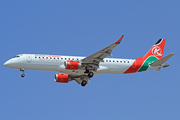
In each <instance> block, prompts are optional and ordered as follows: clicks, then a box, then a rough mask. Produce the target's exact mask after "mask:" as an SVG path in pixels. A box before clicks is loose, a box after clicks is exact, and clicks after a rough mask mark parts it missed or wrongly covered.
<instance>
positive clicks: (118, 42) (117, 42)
mask: <svg viewBox="0 0 180 120" xmlns="http://www.w3.org/2000/svg"><path fill="white" fill-rule="evenodd" d="M123 37H124V35H122V36H121V38H120V39H119V40H118V41H116V42H115V44H120V42H121V41H122V39H123Z"/></svg>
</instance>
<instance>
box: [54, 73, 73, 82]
mask: <svg viewBox="0 0 180 120" xmlns="http://www.w3.org/2000/svg"><path fill="white" fill-rule="evenodd" d="M54 81H55V82H60V83H68V81H71V77H70V76H69V75H68V74H61V73H58V74H56V75H55V76H54Z"/></svg>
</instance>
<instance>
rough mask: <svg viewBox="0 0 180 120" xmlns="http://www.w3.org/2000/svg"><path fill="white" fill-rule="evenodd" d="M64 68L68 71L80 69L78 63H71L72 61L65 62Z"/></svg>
mask: <svg viewBox="0 0 180 120" xmlns="http://www.w3.org/2000/svg"><path fill="white" fill-rule="evenodd" d="M64 66H65V68H66V69H69V70H77V69H79V68H80V67H81V65H80V63H79V61H72V60H67V61H66V62H64Z"/></svg>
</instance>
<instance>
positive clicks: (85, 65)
mask: <svg viewBox="0 0 180 120" xmlns="http://www.w3.org/2000/svg"><path fill="white" fill-rule="evenodd" d="M123 37H124V35H122V37H121V38H120V39H119V40H118V41H116V42H114V43H112V44H111V45H109V46H107V47H105V48H104V49H102V50H100V51H98V52H96V53H94V54H92V55H90V56H88V57H79V56H62V55H42V54H19V55H16V56H15V57H14V58H11V59H10V60H8V61H6V62H5V63H4V66H6V67H9V68H14V69H20V71H22V75H21V77H24V76H25V74H24V71H25V70H46V71H56V72H58V73H57V74H55V77H54V80H55V82H59V83H68V82H70V81H72V80H75V81H76V82H77V83H78V84H81V85H82V86H85V85H86V84H89V81H90V80H91V78H92V77H93V76H94V75H100V74H127V73H136V72H142V71H147V70H157V71H159V70H160V69H161V68H165V67H168V66H169V64H166V63H165V62H166V61H167V60H168V59H169V58H171V57H172V56H173V55H174V54H175V53H171V54H169V55H167V56H165V57H162V56H163V51H164V45H165V42H166V39H159V40H158V41H157V42H156V43H155V45H153V46H152V47H151V49H150V50H149V51H148V52H147V53H146V54H145V55H144V56H142V57H140V58H137V59H119V58H106V57H107V56H112V55H111V53H112V50H113V49H114V48H115V47H116V46H118V45H119V44H120V42H121V41H122V39H123Z"/></svg>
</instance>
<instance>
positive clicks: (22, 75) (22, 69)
mask: <svg viewBox="0 0 180 120" xmlns="http://www.w3.org/2000/svg"><path fill="white" fill-rule="evenodd" d="M20 71H22V73H23V74H21V77H24V76H25V74H24V68H20Z"/></svg>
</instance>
